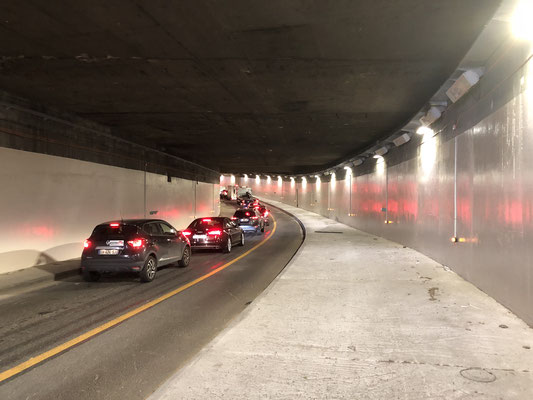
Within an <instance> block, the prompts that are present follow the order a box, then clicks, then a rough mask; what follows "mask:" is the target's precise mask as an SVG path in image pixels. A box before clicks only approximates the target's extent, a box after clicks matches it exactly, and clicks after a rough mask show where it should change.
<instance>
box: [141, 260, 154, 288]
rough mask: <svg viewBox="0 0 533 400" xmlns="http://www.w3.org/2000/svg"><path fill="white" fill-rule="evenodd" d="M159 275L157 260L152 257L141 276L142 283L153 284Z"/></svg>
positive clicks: (147, 261)
mask: <svg viewBox="0 0 533 400" xmlns="http://www.w3.org/2000/svg"><path fill="white" fill-rule="evenodd" d="M156 273H157V260H156V259H155V257H153V256H150V257H148V258H147V259H146V261H145V262H144V267H143V269H142V271H141V273H140V274H139V276H140V278H141V282H152V281H153V280H154V278H155V274H156Z"/></svg>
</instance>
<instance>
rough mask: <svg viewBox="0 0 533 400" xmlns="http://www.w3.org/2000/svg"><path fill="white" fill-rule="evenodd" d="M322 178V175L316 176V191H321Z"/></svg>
mask: <svg viewBox="0 0 533 400" xmlns="http://www.w3.org/2000/svg"><path fill="white" fill-rule="evenodd" d="M321 183H322V182H321V180H320V176H318V175H317V176H316V191H317V192H319V191H320V184H321Z"/></svg>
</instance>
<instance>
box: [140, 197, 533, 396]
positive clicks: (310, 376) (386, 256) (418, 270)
mask: <svg viewBox="0 0 533 400" xmlns="http://www.w3.org/2000/svg"><path fill="white" fill-rule="evenodd" d="M273 204H275V205H276V206H278V207H282V208H284V209H286V210H289V211H290V212H292V213H294V214H295V215H296V216H298V218H300V219H301V220H302V221H303V223H304V225H305V226H306V228H307V239H306V242H305V243H304V245H303V246H302V248H301V249H300V251H299V253H298V254H297V255H296V257H295V258H294V259H293V260H292V262H291V263H290V264H289V265H288V266H287V268H286V269H285V270H284V272H283V273H282V274H281V275H280V276H279V277H278V278H277V279H276V280H275V281H274V282H273V283H272V284H271V285H270V286H269V288H268V289H267V290H266V291H265V292H264V293H263V295H262V296H260V297H259V298H258V299H257V300H256V301H254V302H253V303H252V305H251V306H250V307H249V308H248V309H247V311H246V312H245V313H244V314H243V315H242V317H241V318H240V319H239V320H238V321H236V322H234V323H233V324H232V325H231V326H230V327H228V328H227V329H226V330H225V331H223V332H222V333H221V334H219V335H218V337H217V338H216V339H215V340H214V341H213V342H212V343H211V344H210V345H209V346H207V347H206V348H205V349H204V350H203V351H202V352H201V353H199V355H198V356H197V357H196V358H195V359H193V360H192V361H191V362H190V363H189V364H188V365H187V366H186V367H184V368H183V369H182V370H180V371H179V372H177V373H176V375H174V376H173V377H172V378H171V379H170V380H169V381H167V383H165V384H164V385H163V386H162V387H161V388H159V390H158V391H156V392H155V393H154V394H153V395H152V396H151V397H150V399H151V400H163V399H206V398H211V399H214V398H227V399H256V398H273V399H298V398H305V399H333V398H340V399H396V398H398V399H484V400H486V399H531V398H533V372H532V371H533V353H532V352H533V350H532V349H531V347H533V329H531V328H530V327H528V326H527V325H526V324H525V323H524V322H523V321H522V320H520V319H519V318H517V317H516V316H515V315H513V314H512V313H511V312H510V311H508V310H507V309H506V308H504V307H503V306H502V305H500V304H498V303H497V302H496V301H494V300H493V299H492V298H490V297H489V296H487V295H486V294H485V293H483V292H481V291H480V290H478V289H477V288H476V287H474V286H473V285H471V284H470V283H468V282H466V281H465V280H463V279H462V278H460V277H459V276H458V275H456V274H455V273H453V272H452V271H450V270H449V268H447V267H445V266H442V265H440V264H438V263H436V262H435V261H433V260H431V259H429V258H427V257H425V256H424V255H422V254H420V253H418V252H416V251H414V250H412V249H409V248H404V247H403V246H401V245H398V244H396V243H393V242H390V241H387V240H384V239H381V238H377V237H374V236H372V235H368V234H366V233H363V232H361V231H358V230H355V229H352V228H349V227H347V226H345V225H342V224H339V223H336V222H335V221H332V220H328V219H326V218H323V217H321V216H319V215H317V214H313V213H310V212H307V211H302V210H300V209H296V208H293V207H290V206H286V205H282V204H280V203H274V202H273ZM316 231H328V232H342V233H327V234H326V233H316Z"/></svg>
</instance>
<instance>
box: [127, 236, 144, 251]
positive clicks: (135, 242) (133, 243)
mask: <svg viewBox="0 0 533 400" xmlns="http://www.w3.org/2000/svg"><path fill="white" fill-rule="evenodd" d="M128 244H129V245H130V246H131V247H133V248H134V249H140V248H141V247H143V246H144V239H142V238H139V239H133V240H129V241H128Z"/></svg>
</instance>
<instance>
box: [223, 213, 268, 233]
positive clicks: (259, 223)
mask: <svg viewBox="0 0 533 400" xmlns="http://www.w3.org/2000/svg"><path fill="white" fill-rule="evenodd" d="M231 219H232V221H234V222H235V223H236V224H237V225H239V227H240V228H241V229H242V230H243V231H245V232H255V233H257V232H259V231H261V232H264V231H265V220H264V219H263V216H262V215H261V214H260V213H259V211H257V210H255V209H253V208H247V209H241V210H237V211H235V214H233V217H231Z"/></svg>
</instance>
